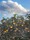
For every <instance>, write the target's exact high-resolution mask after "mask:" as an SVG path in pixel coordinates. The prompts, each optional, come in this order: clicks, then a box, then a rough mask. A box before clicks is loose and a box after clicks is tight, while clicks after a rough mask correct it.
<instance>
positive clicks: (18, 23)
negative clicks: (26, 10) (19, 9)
mask: <svg viewBox="0 0 30 40" xmlns="http://www.w3.org/2000/svg"><path fill="white" fill-rule="evenodd" d="M26 18H27V19H28V20H27V19H24V17H23V16H16V14H15V15H14V17H11V18H7V19H6V18H4V17H3V19H2V20H1V21H0V40H30V14H27V15H26Z"/></svg>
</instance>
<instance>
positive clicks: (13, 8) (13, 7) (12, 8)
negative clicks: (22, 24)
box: [1, 0, 28, 13]
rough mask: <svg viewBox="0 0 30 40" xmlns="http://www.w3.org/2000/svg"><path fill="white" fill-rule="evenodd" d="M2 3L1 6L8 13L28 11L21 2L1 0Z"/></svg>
mask: <svg viewBox="0 0 30 40" xmlns="http://www.w3.org/2000/svg"><path fill="white" fill-rule="evenodd" d="M2 5H3V7H5V8H6V10H7V11H8V13H27V12H28V10H27V9H25V8H24V7H23V6H22V5H21V4H18V3H17V2H13V1H10V0H8V1H2ZM2 5H1V6H2ZM5 8H4V9H5ZM4 13H5V12H4Z"/></svg>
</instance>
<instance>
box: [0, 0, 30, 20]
mask: <svg viewBox="0 0 30 40" xmlns="http://www.w3.org/2000/svg"><path fill="white" fill-rule="evenodd" d="M2 1H4V0H0V2H2ZM5 1H7V0H5ZM12 1H13V2H17V3H18V4H21V5H22V6H23V7H24V8H25V9H29V10H30V0H12ZM4 9H5V7H3V6H0V10H4ZM5 16H6V15H5ZM11 16H12V14H11ZM1 19H2V14H1V13H0V20H1Z"/></svg>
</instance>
